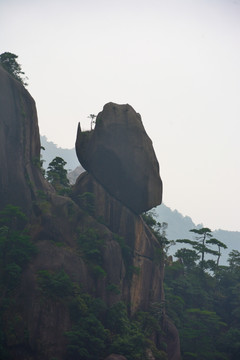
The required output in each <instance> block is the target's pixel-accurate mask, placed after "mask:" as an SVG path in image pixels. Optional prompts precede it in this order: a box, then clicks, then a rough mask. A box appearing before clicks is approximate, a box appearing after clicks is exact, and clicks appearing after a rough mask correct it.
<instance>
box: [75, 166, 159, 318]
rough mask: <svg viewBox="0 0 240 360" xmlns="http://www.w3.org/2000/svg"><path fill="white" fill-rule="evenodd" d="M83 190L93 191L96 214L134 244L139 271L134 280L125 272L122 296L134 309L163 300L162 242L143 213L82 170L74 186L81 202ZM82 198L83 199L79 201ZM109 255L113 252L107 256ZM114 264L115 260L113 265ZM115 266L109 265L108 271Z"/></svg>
mask: <svg viewBox="0 0 240 360" xmlns="http://www.w3.org/2000/svg"><path fill="white" fill-rule="evenodd" d="M84 193H91V194H93V195H94V214H93V215H94V217H95V218H100V219H101V221H102V222H103V224H104V225H105V226H106V227H107V228H108V229H109V230H110V231H111V232H112V233H113V234H116V235H118V236H121V237H122V238H123V239H124V241H125V242H126V244H127V245H128V246H129V247H130V248H131V251H132V255H131V264H130V266H132V267H133V269H136V272H135V273H133V274H132V279H131V282H129V281H128V280H127V279H126V277H125V276H124V274H123V275H122V278H121V279H119V280H118V281H119V282H120V283H121V284H122V291H121V292H122V298H123V299H124V301H126V302H128V303H129V304H130V305H131V313H132V314H133V313H134V312H135V311H136V310H139V309H143V310H146V309H147V308H149V306H150V304H151V303H152V302H156V301H158V302H161V301H163V300H164V293H163V263H158V262H157V261H155V260H156V251H157V249H159V248H160V245H159V243H158V242H157V240H156V238H155V237H154V236H153V234H152V233H151V231H150V230H149V228H148V227H147V225H146V224H145V223H144V221H143V220H142V218H141V216H139V215H136V214H135V213H133V212H132V211H131V210H129V209H128V208H127V207H126V206H124V205H122V204H121V203H120V202H119V201H118V200H117V199H115V198H114V197H112V196H111V195H110V194H109V193H108V192H107V191H105V190H104V188H103V187H102V186H101V185H100V184H99V183H98V182H97V181H96V180H94V178H93V177H92V176H91V175H90V174H88V173H83V174H82V175H80V177H79V178H78V181H77V183H76V185H75V187H74V198H75V201H76V202H78V199H79V195H81V194H84ZM80 202H81V200H80V201H79V205H81V204H80ZM110 258H111V253H109V258H108V259H110ZM106 260H107V257H106ZM107 261H108V260H107ZM114 264H115V260H114V261H113V264H112V265H113V268H114V266H115V265H114ZM113 268H112V269H109V273H111V272H112V271H113Z"/></svg>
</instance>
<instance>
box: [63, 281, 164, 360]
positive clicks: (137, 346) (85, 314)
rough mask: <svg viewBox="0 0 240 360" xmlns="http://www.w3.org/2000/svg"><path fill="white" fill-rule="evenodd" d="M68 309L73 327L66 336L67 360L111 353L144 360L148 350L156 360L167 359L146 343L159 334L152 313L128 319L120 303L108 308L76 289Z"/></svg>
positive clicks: (153, 346) (101, 302)
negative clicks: (154, 333) (154, 334)
mask: <svg viewBox="0 0 240 360" xmlns="http://www.w3.org/2000/svg"><path fill="white" fill-rule="evenodd" d="M69 306H70V314H71V318H72V321H73V327H72V329H71V331H68V332H66V337H67V339H68V346H67V360H70V359H71V360H75V359H76V360H77V359H80V358H84V359H91V360H98V359H101V358H104V357H105V356H107V355H109V354H110V353H117V354H122V355H124V356H126V357H127V359H128V360H145V359H147V356H146V349H147V348H149V349H151V350H152V351H153V352H154V354H155V355H156V360H166V359H167V357H166V353H165V352H164V351H159V350H157V349H156V347H155V345H154V344H153V342H152V341H151V340H149V339H150V337H151V335H152V334H153V332H157V333H161V330H160V327H159V323H158V321H156V319H155V318H154V317H153V315H151V313H148V312H139V313H138V314H136V315H135V316H134V318H132V319H131V318H129V316H128V313H127V307H126V305H125V304H124V303H123V302H118V303H116V304H114V305H113V306H111V307H107V306H106V304H105V303H104V302H103V301H102V300H100V299H96V298H93V297H91V296H90V295H89V294H86V293H83V292H81V291H80V289H79V288H76V295H75V297H74V298H73V299H72V302H71V303H70V305H69Z"/></svg>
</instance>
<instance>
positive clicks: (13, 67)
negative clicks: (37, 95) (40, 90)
mask: <svg viewBox="0 0 240 360" xmlns="http://www.w3.org/2000/svg"><path fill="white" fill-rule="evenodd" d="M17 58H18V56H17V55H15V54H12V53H10V52H5V53H3V54H1V55H0V64H1V65H2V67H3V68H4V69H5V70H6V71H7V72H8V73H9V74H11V75H12V76H13V77H14V79H16V80H18V81H19V82H20V83H21V84H23V85H24V86H26V85H27V83H26V82H25V80H26V78H23V77H22V75H25V73H24V72H23V71H22V67H21V65H20V64H18V62H17V60H16V59H17Z"/></svg>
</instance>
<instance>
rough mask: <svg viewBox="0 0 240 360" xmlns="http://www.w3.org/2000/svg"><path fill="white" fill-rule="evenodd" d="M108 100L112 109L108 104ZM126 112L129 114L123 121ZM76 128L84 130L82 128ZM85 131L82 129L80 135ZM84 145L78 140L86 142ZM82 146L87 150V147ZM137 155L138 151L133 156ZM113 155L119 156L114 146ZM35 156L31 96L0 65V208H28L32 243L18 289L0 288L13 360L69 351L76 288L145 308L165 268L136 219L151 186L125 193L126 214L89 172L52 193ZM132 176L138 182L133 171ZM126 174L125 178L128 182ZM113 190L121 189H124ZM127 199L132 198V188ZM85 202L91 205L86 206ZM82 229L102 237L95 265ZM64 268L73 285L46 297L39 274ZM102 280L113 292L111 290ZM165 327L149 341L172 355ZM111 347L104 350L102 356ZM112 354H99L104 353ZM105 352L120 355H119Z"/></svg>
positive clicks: (158, 294) (156, 296) (0, 328)
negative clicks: (63, 192)
mask: <svg viewBox="0 0 240 360" xmlns="http://www.w3.org/2000/svg"><path fill="white" fill-rule="evenodd" d="M109 106H110V110H109V111H110V113H112V111H113V110H111V109H112V107H113V106H114V105H113V104H111V105H109ZM109 106H107V108H108V107H109ZM123 108H124V109H125V110H126V109H128V110H126V112H129V113H131V114H132V113H133V114H135V113H134V112H133V109H132V108H130V107H129V106H126V107H123ZM125 110H124V111H125ZM119 111H120V110H119ZM121 112H122V108H121V111H120V113H121ZM125 115H126V114H125ZM119 116H120V115H119ZM131 116H133V117H134V116H135V115H131ZM131 116H130V115H129V116H128V115H126V123H127V124H129V128H131V121H130V120H129V119H130V118H131ZM110 117H111V116H110ZM121 117H122V115H121ZM99 119H100V122H99V124H101V115H99V117H98V121H99ZM104 119H105V117H104ZM106 119H108V117H106ZM109 119H110V118H109ZM110 120H111V119H110ZM110 120H109V121H110ZM104 122H105V120H104ZM104 122H103V123H104ZM138 122H139V124H140V125H139V129H138V130H136V126H135V125H134V126H133V128H135V131H137V132H139V133H141V132H143V133H144V129H143V127H142V125H141V121H140V118H138ZM97 126H101V125H97ZM104 126H105V125H104ZM104 126H103V127H104ZM110 127H111V126H110ZM113 128H114V125H113ZM120 128H121V126H120ZM95 131H96V130H94V132H92V133H88V134H89V136H90V137H93V136H95V135H94V133H95ZM122 132H123V130H121V131H120V132H119V134H120V135H119V136H121V137H123V133H122ZM110 133H111V132H110ZM130 133H131V131H130ZM103 134H104V132H103ZM82 135H83V137H84V136H86V134H84V133H83V134H82ZM82 135H81V134H80V135H79V136H80V138H81V136H82ZM100 135H101V133H100ZM104 136H105V135H104ZM139 138H141V134H140V135H139ZM81 141H82V140H81ZM81 141H80V142H81ZM116 141H117V140H116ZM132 141H133V142H134V141H136V140H132ZM98 142H99V140H98ZM142 142H144V141H143V140H142ZM145 142H146V143H147V144H148V145H147V148H148V147H149V148H150V149H152V147H151V142H150V140H149V139H148V138H146V140H145ZM83 143H84V144H85V141H84V140H83ZM135 147H137V145H135ZM83 149H85V150H84V151H88V147H85V145H84V146H83ZM135 152H136V155H134V159H139V157H138V155H137V151H135ZM104 153H105V150H103V151H102V152H101V151H100V154H102V155H104ZM122 153H124V150H122ZM141 153H142V151H141V150H139V154H141ZM151 154H152V155H151ZM106 156H107V155H106ZM114 156H116V157H117V156H118V155H117V153H115V155H114ZM139 156H140V155H139ZM141 156H143V157H144V155H141ZM141 156H140V158H141ZM149 156H150V157H151V156H153V159H152V163H153V164H155V165H154V166H153V169H154V170H153V169H152V170H149V172H150V173H151V172H152V175H151V176H150V175H149V178H148V177H147V174H145V176H146V179H148V180H146V179H145V184H146V183H147V184H148V186H150V184H151V183H153V189H157V190H156V194H157V196H156V197H157V199H158V201H159V200H160V193H161V188H160V190H159V184H161V180H160V178H159V175H157V174H158V164H157V162H156V161H155V160H156V159H155V155H154V152H153V150H149V155H148V157H149ZM110 157H111V155H110ZM85 158H87V157H84V159H85ZM39 160H40V141H39V133H38V124H37V115H36V108H35V103H34V101H33V99H32V98H31V96H30V95H29V93H28V92H27V91H26V90H25V89H24V88H23V86H22V85H21V84H20V83H18V82H17V81H15V80H14V79H12V78H11V76H9V75H8V74H7V73H6V72H5V71H4V70H3V69H2V68H1V67H0V210H1V209H2V208H3V207H4V206H5V205H6V204H9V203H11V204H12V205H17V206H19V207H21V209H22V210H23V211H24V212H25V213H26V214H28V215H29V219H30V221H29V224H28V230H29V234H30V237H31V241H32V243H33V244H34V245H35V246H36V247H37V250H38V251H37V253H36V255H35V256H33V257H32V258H31V262H30V263H28V265H27V266H25V267H24V266H23V268H22V272H21V281H20V282H19V283H18V285H17V286H16V288H13V289H11V293H8V292H7V290H6V291H5V290H4V291H3V293H2V296H1V299H0V309H1V310H0V333H1V334H3V336H2V335H1V341H2V338H3V339H4V342H3V343H2V342H1V344H0V357H1V358H6V357H4V356H5V355H4V356H3V355H2V353H1V351H2V346H4V349H7V351H9V353H10V357H9V358H10V359H11V360H24V359H28V360H51V359H53V358H55V359H56V358H57V359H59V360H64V359H70V358H72V357H71V356H70V357H69V356H68V357H67V346H68V340H67V337H66V335H65V334H66V332H71V330H72V329H74V326H76V322H74V321H75V319H74V318H73V316H72V315H71V309H73V307H72V306H73V305H74V304H75V305H74V306H76V305H77V309H78V306H79V309H84V306H83V305H82V301H83V300H81V299H80V300H79V297H80V293H81V292H83V293H85V294H87V295H89V296H91V297H92V298H100V299H102V300H103V301H104V303H105V304H106V306H107V307H111V306H112V305H113V304H117V303H118V302H120V301H123V302H124V303H125V304H127V306H128V312H129V315H133V314H134V313H136V311H138V310H148V309H149V306H150V304H151V303H152V302H160V303H161V302H162V301H163V300H164V292H163V275H164V269H163V268H164V266H163V262H161V261H159V259H158V260H157V259H156V258H155V254H156V251H158V250H159V247H160V244H159V243H158V241H157V239H156V238H155V237H154V235H153V234H152V232H151V231H150V229H149V228H148V226H147V225H146V224H145V223H144V221H143V219H142V217H141V216H139V215H137V214H136V212H140V209H141V211H142V210H143V209H146V208H147V207H148V206H150V203H151V202H154V193H153V191H155V190H149V191H148V192H146V193H145V195H144V201H137V200H136V199H135V200H134V199H132V200H131V204H132V208H133V209H134V211H132V210H133V209H132V210H131V206H130V205H129V204H126V206H125V205H123V204H122V203H123V199H122V198H121V197H122V194H121V193H120V200H121V201H119V198H118V197H117V196H114V194H112V193H111V192H110V190H109V191H107V190H106V188H107V187H106V186H105V184H102V185H101V184H100V183H99V181H97V180H96V178H97V177H96V176H92V175H90V174H87V173H83V174H81V175H80V177H79V178H78V180H77V183H76V185H75V186H74V188H73V189H72V199H70V198H68V197H63V196H58V195H57V194H56V193H55V191H54V189H53V188H52V187H51V186H50V185H49V184H48V183H47V182H46V181H45V179H44V177H43V176H42V174H41V170H40V168H39ZM145 160H146V159H145ZM94 161H96V159H95V160H94ZM119 161H120V160H119ZM131 161H133V159H132V160H131ZM131 161H130V163H129V164H131ZM110 163H111V161H110ZM108 164H109V162H108ZM129 164H128V166H130V165H129ZM141 164H143V163H141ZM102 166H104V165H102ZM121 166H123V164H122V165H121ZM106 171H107V168H106ZM124 171H125V170H124ZM144 171H145V170H144ZM108 172H109V169H108ZM126 174H127V173H126V171H125V175H124V176H125V180H124V181H126V176H130V175H129V174H128V175H126ZM153 174H155V178H156V181H155V182H154V181H153V180H151V181H150V180H149V179H152V178H154V175H153ZM138 177H139V181H140V175H139V174H138ZM113 179H115V176H114V177H113ZM129 181H130V182H131V180H130V179H129ZM132 186H133V183H131V187H132ZM136 186H137V184H136ZM141 186H143V184H141ZM114 189H115V187H114ZM116 189H117V190H119V186H118V187H117V186H116ZM120 189H121V191H123V188H121V187H120ZM139 189H140V186H139V187H138V190H139ZM151 192H152V195H151ZM89 195H91V196H93V198H94V204H89V202H88V201H86V200H87V196H89ZM134 196H137V195H136V193H135V195H134ZM126 201H127V199H126ZM155 202H156V201H155ZM157 203H158V202H157ZM146 204H148V205H147V206H146ZM89 205H94V206H91V207H90V208H89ZM137 209H138V210H137ZM86 233H87V234H91V233H93V234H94V236H97V237H98V239H101V240H102V242H103V243H104V245H103V246H102V247H99V248H97V249H95V248H93V249H92V250H97V251H98V252H97V254H98V258H97V259H98V261H99V263H94V262H93V261H92V262H91V261H90V260H89V258H88V261H87V260H86V257H84V254H85V253H84V248H81V246H79V241H80V238H81V236H85V234H86ZM4 236H5V235H4V234H3V237H4ZM3 237H1V241H2V239H3ZM89 239H91V240H92V238H91V237H90V235H89V237H88V238H87V240H89ZM93 240H94V238H93ZM89 241H90V240H89ZM124 250H125V251H124ZM126 250H127V252H126ZM20 255H21V254H20ZM85 255H86V254H85ZM99 257H100V260H99ZM94 259H95V258H94ZM94 265H98V266H95V267H94ZM0 266H2V263H1V262H0ZM0 270H1V273H2V269H0ZM96 270H98V272H96ZM99 270H100V272H99ZM63 271H64V274H65V278H64V279H65V280H66V276H67V279H69V280H68V281H70V284H71V286H73V287H71V288H70V289H71V290H68V292H67V293H65V292H64V291H63V290H62V289H61V292H60V294H59V293H58V296H55V295H56V294H55V293H54V296H55V297H54V296H52V295H51V291H52V287H51V286H49V285H48V286H47V287H41V282H39V277H40V275H41V274H43V275H44V274H45V276H46V275H47V276H50V278H51V276H55V275H56V274H59V273H60V274H61V272H63ZM102 274H104V276H102ZM57 284H58V282H57ZM61 284H62V285H63V283H61ZM67 284H69V282H67ZM45 285H46V283H45ZM1 286H2V283H1ZM52 286H53V285H52ZM109 286H112V287H113V289H112V290H117V291H112V290H111V287H110V288H109ZM44 289H45V290H44ZM64 289H65V291H67V290H66V288H64ZM80 289H81V291H80ZM46 290H47V292H46ZM11 294H12V298H10V300H9V298H7V296H11ZM5 295H6V297H5ZM6 304H8V306H6ZM2 305H4V306H2ZM82 306H83V307H82ZM74 309H75V307H74ZM77 313H78V312H77ZM163 315H164V314H163ZM80 320H81V317H80ZM164 331H165V334H166V336H165V338H164V339H162V338H160V339H156V341H155V342H156V344H161V342H163V341H164V342H166V343H167V345H168V349H167V352H168V359H169V360H179V359H180V355H179V341H178V334H177V331H175V328H174V327H173V326H172V325H171V324H170V323H169V322H168V321H167V319H165V321H164ZM111 352H112V351H111ZM111 352H110V350H109V354H111ZM109 354H108V353H106V354H105V355H104V356H107V355H109ZM111 356H113V357H114V356H115V358H116V356H118V358H119V359H121V358H122V357H121V356H120V357H119V355H113V354H112V355H111Z"/></svg>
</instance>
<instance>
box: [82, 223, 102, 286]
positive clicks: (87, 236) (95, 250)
mask: <svg viewBox="0 0 240 360" xmlns="http://www.w3.org/2000/svg"><path fill="white" fill-rule="evenodd" d="M77 243H78V246H79V249H80V251H81V255H82V256H83V258H84V259H85V261H86V262H87V263H88V264H89V266H90V269H91V271H92V274H93V276H94V278H95V279H96V280H97V279H98V278H99V277H105V276H106V272H105V270H104V269H103V267H102V266H103V248H104V246H105V239H104V238H103V237H102V236H101V235H99V233H98V232H97V231H96V230H95V229H91V228H90V229H87V230H86V231H84V232H82V233H79V236H78V239H77Z"/></svg>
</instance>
